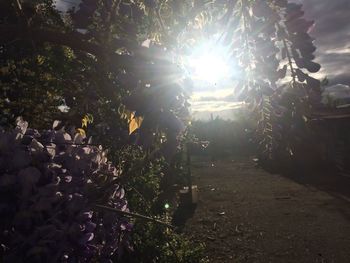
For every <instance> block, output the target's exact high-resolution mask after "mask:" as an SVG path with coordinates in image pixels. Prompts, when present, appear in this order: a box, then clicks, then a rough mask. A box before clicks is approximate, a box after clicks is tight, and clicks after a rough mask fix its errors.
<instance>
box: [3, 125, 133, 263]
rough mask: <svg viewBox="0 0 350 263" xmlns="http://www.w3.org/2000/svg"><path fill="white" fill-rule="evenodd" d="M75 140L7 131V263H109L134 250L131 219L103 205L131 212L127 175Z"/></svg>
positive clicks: (98, 150) (60, 133)
mask: <svg viewBox="0 0 350 263" xmlns="http://www.w3.org/2000/svg"><path fill="white" fill-rule="evenodd" d="M74 133H75V132H72V133H71V134H70V133H67V132H66V131H65V130H64V129H59V130H55V129H54V128H53V129H52V130H46V131H42V132H40V133H39V131H37V130H34V129H29V128H28V123H27V122H25V121H23V120H22V119H21V118H18V119H17V127H16V128H15V129H13V130H11V131H5V130H3V129H1V128H0V244H1V248H0V261H1V262H88V261H98V262H108V261H109V260H111V259H112V258H117V257H118V256H119V255H120V253H121V250H122V249H125V248H127V247H128V246H129V245H128V242H129V240H128V239H129V235H128V233H129V232H130V231H131V224H129V223H128V221H127V219H126V218H125V217H123V216H121V215H120V214H116V213H113V212H110V211H102V210H98V209H97V208H96V206H95V205H96V204H103V205H105V206H109V207H112V208H116V209H118V210H121V211H128V207H127V201H126V199H125V197H124V194H125V192H124V189H123V188H122V187H121V186H120V185H119V184H118V183H117V181H118V176H119V172H118V170H117V169H116V168H115V167H114V166H113V165H112V164H111V163H109V162H108V160H107V158H106V152H105V151H103V150H102V147H100V146H93V145H91V143H90V144H89V143H87V141H86V138H84V137H83V136H82V135H81V134H79V133H75V134H74Z"/></svg>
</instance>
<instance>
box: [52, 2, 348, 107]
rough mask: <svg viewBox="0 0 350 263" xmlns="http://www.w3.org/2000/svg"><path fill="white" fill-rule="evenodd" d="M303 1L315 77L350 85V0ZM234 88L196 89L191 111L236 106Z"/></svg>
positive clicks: (62, 7) (63, 4) (66, 4)
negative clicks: (310, 22)
mask: <svg viewBox="0 0 350 263" xmlns="http://www.w3.org/2000/svg"><path fill="white" fill-rule="evenodd" d="M76 1H77V0H57V8H58V9H60V10H65V9H66V8H67V7H69V6H71V3H73V2H76ZM292 2H297V3H302V4H303V9H304V11H305V18H306V19H311V20H314V21H315V26H314V27H313V29H312V31H311V32H310V34H311V36H312V37H314V38H315V45H316V47H317V51H316V53H315V55H316V62H318V63H320V64H321V66H322V68H321V70H320V72H319V73H317V74H315V75H314V76H315V77H318V78H323V77H327V78H328V79H329V80H330V86H334V85H336V84H338V86H339V84H341V86H342V87H346V86H350V69H349V65H350V0H292ZM234 100H235V99H234V96H233V90H232V88H231V87H230V86H227V85H225V86H224V87H223V88H219V87H217V86H215V85H212V86H211V87H209V88H208V89H207V90H203V89H201V90H197V91H195V92H194V93H193V97H192V112H193V113H195V112H197V111H200V112H219V111H227V110H232V109H234V108H237V105H238V104H237V103H235V101H234Z"/></svg>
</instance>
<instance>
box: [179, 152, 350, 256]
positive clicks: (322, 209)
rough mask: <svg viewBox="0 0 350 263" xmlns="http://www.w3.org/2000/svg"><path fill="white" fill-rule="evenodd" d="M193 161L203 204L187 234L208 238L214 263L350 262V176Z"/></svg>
mask: <svg viewBox="0 0 350 263" xmlns="http://www.w3.org/2000/svg"><path fill="white" fill-rule="evenodd" d="M194 159H195V160H194V161H193V162H192V164H193V165H192V176H193V184H195V185H197V186H198V188H199V201H198V205H197V207H196V208H195V209H194V210H192V211H191V212H193V214H191V213H189V216H188V218H186V221H185V220H183V222H182V223H183V225H182V227H183V228H182V231H183V232H184V233H186V234H187V235H189V236H191V238H192V239H193V240H194V241H195V242H203V243H205V245H206V251H205V253H206V256H208V258H209V262H213V263H214V262H236V263H237V262H238V263H239V262H278V263H284V262H297V263H303V262H308V263H310V262H320V263H321V262H323V263H332V262H334V263H347V262H350V178H349V177H345V176H340V175H335V174H332V172H324V171H323V172H322V171H320V172H314V173H312V172H308V173H297V172H295V173H294V174H293V173H289V175H282V174H272V173H269V172H267V171H265V170H264V169H262V168H260V167H259V166H257V165H256V164H255V163H254V162H253V161H252V160H251V158H246V159H243V160H242V159H241V160H237V159H235V158H229V159H226V160H221V161H216V162H214V163H213V164H212V163H211V162H210V161H209V160H205V159H203V158H202V159H198V158H194ZM180 221H181V220H180ZM180 221H179V222H180ZM180 224H181V222H180Z"/></svg>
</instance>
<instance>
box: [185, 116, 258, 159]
mask: <svg viewBox="0 0 350 263" xmlns="http://www.w3.org/2000/svg"><path fill="white" fill-rule="evenodd" d="M243 112H245V114H247V112H246V111H243ZM246 116H247V117H248V116H249V115H246ZM253 129H254V124H253V123H251V121H249V120H247V119H244V117H243V116H242V117H241V118H239V119H236V120H223V119H220V118H215V119H212V120H210V121H192V122H191V132H192V133H193V134H194V136H196V137H197V138H198V139H199V140H200V141H208V142H209V145H208V147H207V148H205V149H204V150H203V149H201V150H200V151H198V150H197V151H194V152H193V154H209V155H211V157H212V158H214V159H215V158H220V157H225V156H228V155H238V156H243V155H244V154H248V155H249V154H251V153H252V152H253V147H252V143H251V141H250V140H251V139H252V137H253V134H252V133H253Z"/></svg>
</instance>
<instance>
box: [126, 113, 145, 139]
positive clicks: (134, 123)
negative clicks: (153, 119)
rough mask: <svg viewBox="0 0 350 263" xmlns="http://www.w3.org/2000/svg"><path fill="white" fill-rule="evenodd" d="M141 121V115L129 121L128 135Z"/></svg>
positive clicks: (138, 126) (139, 125)
mask: <svg viewBox="0 0 350 263" xmlns="http://www.w3.org/2000/svg"><path fill="white" fill-rule="evenodd" d="M142 121H143V117H141V116H139V117H134V118H133V119H132V120H131V121H130V122H129V135H130V134H132V133H133V132H134V131H136V130H137V129H139V128H140V127H141V124H142Z"/></svg>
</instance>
